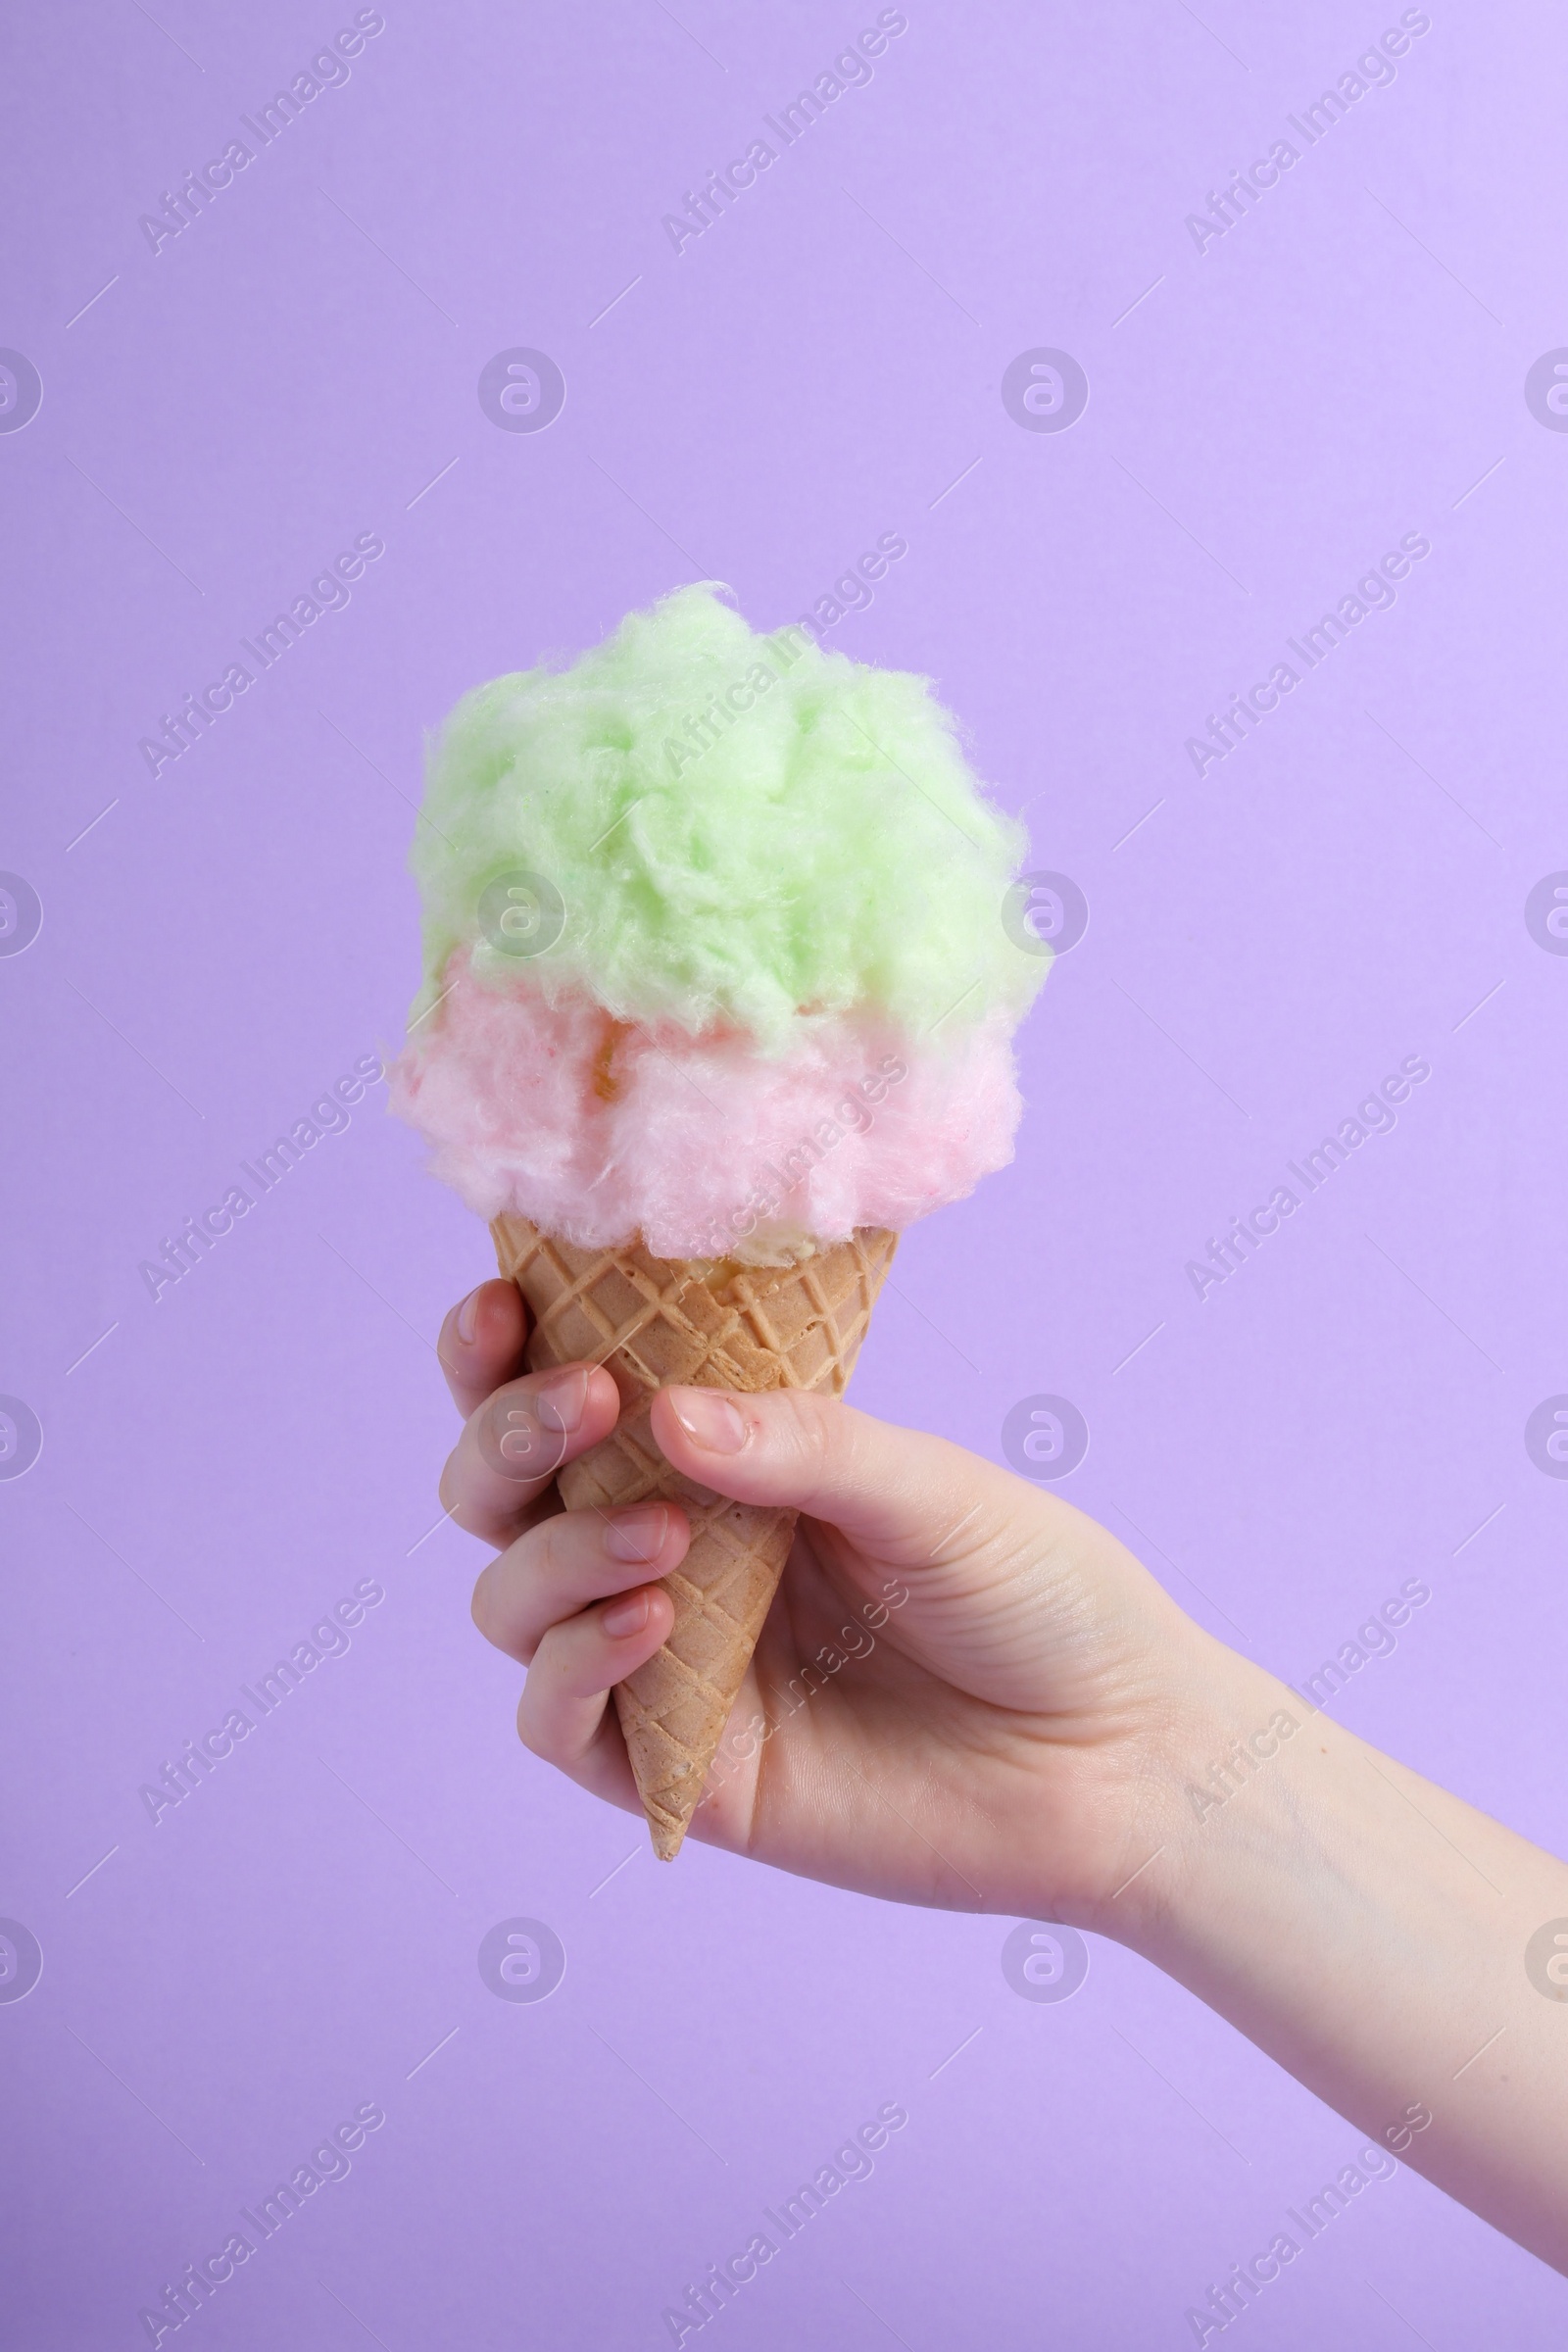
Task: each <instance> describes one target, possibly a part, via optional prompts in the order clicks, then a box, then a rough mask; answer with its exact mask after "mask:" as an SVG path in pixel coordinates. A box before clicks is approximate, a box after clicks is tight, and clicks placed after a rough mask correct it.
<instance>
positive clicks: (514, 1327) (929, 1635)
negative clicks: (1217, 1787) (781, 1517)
mask: <svg viewBox="0 0 1568 2352" xmlns="http://www.w3.org/2000/svg"><path fill="white" fill-rule="evenodd" d="M525 1336H526V1320H525V1309H524V1307H523V1305H522V1302H521V1299H519V1297H518V1294H517V1292H516V1289H515V1286H514V1285H513V1284H511V1283H505V1282H491V1283H486V1284H484V1285H483V1286H481V1288H480V1289H479V1290H478V1291H477V1292H475V1293H473V1294H472V1296H471V1297H470V1298H469V1299H466V1301H465V1302H464V1304H463V1306H462V1307H461V1308H456V1309H454V1310H453V1313H452V1314H451V1315H449V1316H448V1318H447V1322H446V1324H445V1326H444V1328H443V1331H442V1337H441V1344H440V1352H441V1356H442V1361H443V1364H444V1365H445V1367H446V1369H447V1374H448V1379H449V1381H450V1383H451V1386H452V1389H453V1393H454V1395H455V1396H456V1397H457V1399H458V1402H459V1404H460V1406H461V1407H462V1409H464V1410H465V1411H466V1413H467V1414H468V1416H469V1417H468V1421H467V1426H466V1429H465V1431H464V1433H463V1437H462V1439H461V1440H460V1442H459V1444H458V1446H457V1448H456V1450H455V1452H454V1453H453V1455H452V1457H451V1460H450V1461H449V1463H448V1465H447V1469H446V1472H445V1475H444V1478H443V1481H442V1498H443V1500H444V1501H445V1502H446V1503H447V1504H448V1506H449V1507H450V1508H451V1510H452V1512H453V1515H454V1517H455V1518H456V1519H457V1521H458V1523H459V1525H460V1526H462V1527H464V1528H466V1529H467V1530H468V1531H469V1532H470V1533H471V1534H474V1535H477V1536H480V1537H482V1538H484V1539H485V1540H486V1541H488V1542H490V1543H492V1544H495V1545H497V1546H498V1547H499V1548H500V1555H501V1556H500V1557H499V1558H498V1559H496V1560H494V1561H493V1562H492V1563H491V1564H490V1566H489V1567H487V1568H486V1569H485V1570H484V1572H483V1574H482V1575H481V1576H480V1578H479V1581H478V1584H477V1586H476V1588H475V1591H474V1596H473V1614H474V1619H475V1622H476V1623H477V1624H478V1626H479V1628H480V1630H481V1632H482V1633H484V1634H485V1635H486V1636H487V1638H488V1639H489V1640H490V1641H492V1642H495V1643H496V1645H497V1646H498V1647H499V1648H501V1649H503V1650H505V1651H506V1652H507V1653H508V1654H509V1655H510V1656H512V1657H515V1658H517V1659H519V1660H520V1661H521V1662H522V1663H523V1664H524V1665H526V1666H527V1667H528V1669H529V1673H528V1680H527V1684H526V1687H525V1689H524V1691H523V1695H522V1700H521V1704H520V1706H519V1709H518V1716H517V1725H518V1730H519V1732H520V1734H521V1737H522V1739H523V1741H524V1743H525V1744H526V1745H527V1746H528V1747H530V1748H532V1749H533V1751H534V1752H535V1753H536V1754H537V1755H540V1756H543V1757H544V1758H545V1759H546V1760H547V1761H549V1762H550V1763H552V1764H555V1765H557V1766H558V1767H559V1768H560V1769H561V1770H562V1771H563V1772H565V1773H567V1774H569V1775H570V1777H571V1778H572V1779H573V1780H575V1781H576V1782H578V1783H579V1785H580V1786H581V1787H583V1788H585V1789H592V1790H593V1791H594V1793H595V1794H597V1795H599V1796H603V1797H606V1798H608V1799H609V1800H610V1801H611V1802H613V1803H615V1804H618V1805H621V1806H622V1807H624V1808H625V1810H626V1811H628V1812H632V1813H637V1812H640V1811H641V1807H640V1804H639V1801H638V1797H637V1792H636V1789H635V1786H634V1783H633V1780H632V1775H631V1768H630V1765H629V1764H628V1762H627V1758H626V1753H625V1748H624V1746H623V1744H622V1740H621V1736H620V1730H619V1726H618V1724H617V1721H616V1718H615V1712H614V1709H613V1706H610V1705H608V1704H607V1698H608V1693H609V1691H610V1689H611V1687H612V1685H613V1684H614V1683H616V1682H619V1681H621V1680H622V1679H623V1678H624V1677H625V1676H627V1675H628V1674H630V1673H632V1672H633V1671H634V1670H635V1669H636V1668H637V1667H638V1666H640V1665H641V1664H642V1663H643V1662H644V1660H645V1659H647V1658H648V1657H650V1656H651V1655H652V1654H653V1652H654V1651H655V1650H656V1649H658V1647H659V1646H660V1644H661V1642H663V1640H664V1639H665V1637H666V1635H667V1634H668V1631H669V1627H670V1622H671V1616H672V1608H671V1603H670V1600H669V1598H668V1595H667V1594H666V1593H664V1592H663V1591H662V1588H661V1586H660V1584H659V1583H658V1582H657V1581H656V1580H658V1579H659V1578H661V1577H663V1576H666V1575H668V1574H669V1572H670V1571H671V1570H672V1569H674V1568H675V1567H677V1566H678V1564H679V1562H680V1560H681V1559H682V1557H683V1556H684V1553H685V1549H686V1544H687V1527H686V1521H685V1518H684V1515H683V1513H682V1512H681V1511H680V1509H679V1507H678V1506H677V1505H674V1504H668V1503H644V1504H639V1505H636V1506H634V1507H632V1508H630V1509H626V1510H620V1511H613V1512H605V1511H599V1510H589V1511H573V1512H567V1511H564V1510H563V1508H562V1506H561V1503H560V1499H559V1496H557V1495H556V1493H555V1490H554V1487H553V1484H552V1479H553V1474H554V1471H555V1470H556V1469H557V1468H559V1467H560V1466H561V1464H562V1463H563V1462H564V1461H566V1460H569V1459H571V1458H572V1457H573V1456H575V1455H576V1454H579V1453H582V1452H585V1451H586V1450H587V1448H588V1447H589V1446H593V1445H596V1444H597V1443H598V1441H599V1440H600V1439H601V1438H603V1437H604V1436H606V1435H607V1434H608V1432H609V1431H610V1430H611V1429H612V1428H613V1426H614V1422H615V1417H616V1412H617V1409H618V1398H617V1396H616V1392H615V1385H614V1382H613V1380H612V1379H611V1377H610V1375H609V1374H608V1373H607V1372H605V1371H603V1370H602V1369H601V1370H592V1369H590V1368H589V1367H588V1366H585V1365H578V1366H571V1367H559V1368H557V1369H555V1370H553V1371H551V1372H549V1373H538V1374H529V1375H526V1376H524V1377H521V1378H519V1377H517V1376H516V1375H517V1371H518V1366H519V1364H520V1362H521V1360H522V1347H523V1341H524V1338H525ZM509 1413H510V1414H511V1415H512V1416H513V1420H514V1423H515V1428H516V1429H517V1430H518V1431H519V1432H522V1433H525V1434H524V1436H521V1437H519V1438H518V1442H517V1444H516V1446H515V1447H514V1448H513V1450H514V1451H515V1453H517V1455H518V1457H519V1458H518V1459H517V1460H516V1461H515V1462H513V1463H508V1464H505V1466H500V1464H501V1462H502V1457H500V1456H498V1452H497V1433H498V1430H500V1429H502V1428H503V1427H504V1425H505V1416H507V1415H508V1414H509ZM653 1428H654V1434H655V1437H656V1438H657V1440H658V1443H659V1445H660V1446H661V1448H662V1451H663V1453H664V1454H665V1456H666V1458H667V1459H668V1460H669V1461H670V1462H671V1464H672V1465H673V1466H674V1467H675V1468H676V1469H678V1470H680V1471H682V1472H684V1473H685V1474H686V1475H687V1476H688V1477H690V1478H692V1479H694V1480H696V1481H697V1482H698V1483H699V1484H701V1485H704V1486H707V1487H709V1488H711V1489H712V1490H713V1491H715V1492H716V1493H719V1494H722V1495H731V1496H733V1497H735V1498H737V1499H739V1500H744V1501H748V1502H767V1503H791V1504H795V1505H796V1506H798V1507H799V1509H800V1510H801V1512H802V1514H803V1516H802V1519H801V1524H800V1530H799V1533H798V1535H797V1538H796V1542H795V1545H794V1548H793V1550H792V1552H791V1554H790V1559H789V1563H788V1565H787V1567H786V1569H785V1572H784V1577H783V1581H782V1583H781V1585H780V1587H779V1591H778V1594H777V1596H776V1598H775V1600H774V1603H773V1607H772V1610H771V1612H770V1614H769V1616H768V1620H767V1623H766V1625H765V1627H764V1628H763V1632H762V1637H761V1640H760V1642H759V1644H758V1649H757V1655H756V1657H755V1658H754V1660H753V1662H752V1666H751V1668H750V1670H749V1672H748V1674H747V1677H746V1680H745V1683H744V1684H743V1686H742V1688H741V1691H740V1694H739V1696H738V1698H737V1701H736V1705H735V1709H734V1712H733V1715H732V1717H731V1720H730V1726H729V1729H728V1731H727V1733H726V1735H725V1739H724V1741H723V1743H722V1745H721V1747H720V1750H719V1755H718V1758H717V1760H716V1762H715V1765H714V1767H713V1770H712V1772H711V1775H710V1779H709V1788H708V1793H707V1795H706V1796H705V1798H704V1801H703V1803H702V1804H701V1806H700V1807H699V1809H698V1811H697V1814H696V1817H695V1819H694V1821H693V1824H692V1835H693V1836H694V1837H697V1838H706V1839H708V1840H709V1841H710V1842H711V1843H713V1844H717V1845H723V1846H727V1847H729V1848H731V1849H732V1850H734V1851H738V1852H744V1853H748V1854H753V1855H755V1856H757V1857H758V1858H759V1859H760V1860H763V1861H767V1862H771V1863H773V1864H774V1865H775V1866H776V1867H778V1868H781V1869H786V1870H792V1871H797V1872H800V1873H802V1874H803V1875H806V1876H809V1877H812V1878H819V1879H826V1880H829V1881H831V1882H833V1883H834V1884H836V1885H839V1886H844V1887H858V1888H862V1889H864V1890H865V1891H867V1892H870V1893H875V1894H879V1895H883V1896H886V1897H890V1898H893V1899H898V1900H903V1901H908V1902H921V1903H934V1904H943V1905H947V1906H950V1907H953V1908H956V1909H970V1910H992V1911H1003V1912H1010V1913H1014V1914H1028V1915H1032V1916H1036V1917H1040V1916H1045V1917H1050V1918H1057V1919H1064V1920H1076V1921H1078V1922H1079V1923H1080V1924H1084V1925H1100V1924H1102V1922H1103V1920H1104V1919H1105V1918H1106V1917H1107V1915H1108V1909H1109V1905H1110V1904H1111V1902H1112V1901H1113V1900H1114V1899H1115V1896H1116V1893H1117V1890H1118V1889H1119V1888H1120V1887H1121V1886H1122V1885H1123V1883H1124V1882H1125V1881H1126V1880H1127V1879H1128V1877H1129V1874H1131V1873H1133V1872H1135V1871H1137V1869H1138V1867H1139V1865H1140V1863H1142V1862H1143V1861H1144V1860H1145V1858H1146V1857H1147V1856H1148V1855H1149V1854H1150V1853H1152V1851H1153V1849H1154V1848H1155V1847H1156V1846H1157V1845H1159V1844H1160V1842H1161V1838H1162V1835H1163V1831H1162V1826H1161V1825H1162V1823H1163V1822H1164V1820H1165V1818H1166V1816H1167V1815H1168V1814H1169V1812H1170V1809H1171V1806H1172V1803H1173V1801H1175V1800H1179V1798H1180V1793H1181V1791H1180V1782H1181V1779H1182V1778H1183V1775H1182V1773H1181V1772H1178V1771H1176V1770H1175V1769H1174V1766H1173V1763H1172V1761H1171V1753H1172V1732H1173V1727H1174V1726H1175V1725H1176V1723H1177V1722H1178V1721H1179V1720H1181V1719H1183V1718H1185V1717H1187V1716H1190V1715H1191V1714H1192V1712H1193V1710H1194V1706H1195V1702H1196V1694H1197V1693H1201V1692H1202V1691H1206V1690H1208V1689H1209V1688H1210V1687H1211V1686H1213V1685H1215V1684H1216V1682H1217V1681H1218V1680H1220V1679H1222V1672H1223V1670H1222V1667H1221V1665H1220V1663H1219V1662H1220V1661H1223V1660H1225V1659H1226V1657H1227V1655H1228V1653H1226V1652H1224V1651H1223V1650H1221V1649H1220V1648H1219V1645H1218V1644H1216V1643H1212V1642H1208V1641H1207V1638H1206V1637H1205V1636H1203V1635H1202V1634H1201V1633H1200V1632H1199V1630H1198V1629H1197V1628H1196V1627H1194V1626H1193V1625H1192V1624H1191V1623H1190V1621H1189V1620H1188V1619H1186V1618H1185V1617H1184V1616H1183V1615H1182V1613H1181V1612H1180V1610H1179V1609H1177V1608H1176V1606H1175V1604H1174V1603H1173V1602H1171V1601H1170V1600H1169V1599H1167V1597H1166V1596H1165V1594H1164V1593H1162V1592H1161V1591H1160V1589H1159V1587H1158V1586H1157V1585H1156V1584H1155V1583H1154V1581H1153V1579H1152V1577H1150V1576H1149V1575H1148V1574H1147V1572H1146V1571H1145V1570H1144V1569H1143V1568H1142V1567H1140V1565H1139V1564H1138V1562H1137V1561H1136V1560H1135V1559H1134V1558H1133V1557H1132V1555H1131V1554H1130V1553H1129V1552H1128V1551H1126V1550H1125V1549H1124V1548H1123V1546H1122V1545H1121V1544H1118V1543H1117V1542H1116V1541H1115V1540H1114V1538H1112V1537H1111V1536H1109V1535H1107V1534H1106V1533H1105V1531H1104V1530H1103V1528H1100V1527H1097V1526H1096V1525H1095V1524H1094V1522H1093V1521H1091V1520H1089V1519H1086V1518H1085V1517H1084V1516H1083V1515H1082V1513H1080V1512H1078V1511H1076V1510H1074V1509H1072V1507H1071V1506H1070V1505H1069V1504H1067V1503H1065V1502H1063V1501H1062V1500H1061V1499H1060V1498H1059V1497H1057V1496H1056V1495H1049V1494H1044V1493H1041V1492H1040V1491H1038V1490H1037V1489H1035V1488H1034V1487H1032V1486H1029V1485H1027V1484H1026V1483H1025V1482H1024V1481H1023V1480H1021V1479H1017V1478H1014V1477H1012V1476H1011V1475H1010V1474H1009V1473H1007V1472H1006V1471H1004V1470H1000V1469H997V1468H995V1467H994V1466H993V1465H992V1464H990V1463H989V1462H984V1461H981V1460H979V1459H977V1457H976V1456H974V1455H973V1454H969V1453H965V1452H963V1451H962V1450H961V1449H960V1448H959V1447H957V1446H952V1445H949V1444H947V1443H946V1442H945V1441H944V1440H942V1439H940V1438H934V1437H927V1436H923V1435H920V1434H918V1433H916V1432H913V1431H908V1430H902V1429H895V1428H891V1427H889V1426H887V1425H886V1424H884V1423H881V1422H878V1421H874V1420H872V1419H870V1418H869V1417H868V1416H867V1415H865V1414H863V1413H858V1412H856V1411H854V1410H853V1409H852V1408H851V1407H849V1406H848V1405H845V1404H841V1403H836V1402H833V1401H832V1400H830V1399H827V1398H823V1397H814V1396H810V1395H806V1394H803V1393H800V1392H795V1391H779V1392H776V1393H774V1394H771V1395H766V1396H760V1397H729V1396H727V1395H725V1394H724V1393H722V1392H719V1391H715V1390H709V1389H671V1390H667V1391H665V1392H663V1393H662V1395H661V1396H660V1397H659V1398H658V1399H657V1400H656V1403H655V1406H654V1419H653ZM527 1433H531V1434H527ZM1239 1728H1240V1727H1239ZM1134 1899H1135V1900H1136V1899H1137V1898H1136V1896H1135V1898H1134ZM1129 1909H1130V1907H1129ZM1114 1932H1116V1933H1123V1934H1124V1933H1125V1932H1126V1931H1125V1926H1124V1924H1123V1922H1122V1921H1121V1920H1120V1919H1118V1920H1117V1924H1116V1928H1115V1930H1114Z"/></svg>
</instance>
